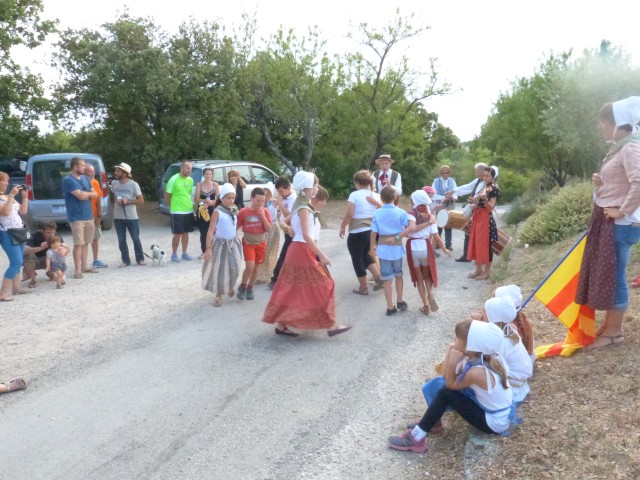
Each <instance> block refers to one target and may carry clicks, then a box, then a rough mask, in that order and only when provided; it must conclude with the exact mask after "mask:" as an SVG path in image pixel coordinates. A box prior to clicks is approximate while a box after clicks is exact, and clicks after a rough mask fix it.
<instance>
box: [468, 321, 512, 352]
mask: <svg viewBox="0 0 640 480" xmlns="http://www.w3.org/2000/svg"><path fill="white" fill-rule="evenodd" d="M503 338H504V333H502V330H501V329H500V328H499V327H498V326H497V325H494V324H493V323H486V322H482V321H480V320H474V321H472V322H471V327H469V336H468V337H467V351H468V352H479V353H483V354H485V355H493V354H495V353H498V350H499V349H500V345H501V344H502V339H503Z"/></svg>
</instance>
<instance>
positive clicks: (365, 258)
mask: <svg viewBox="0 0 640 480" xmlns="http://www.w3.org/2000/svg"><path fill="white" fill-rule="evenodd" d="M353 183H354V184H355V186H356V190H355V191H354V192H351V194H350V195H349V199H348V200H347V209H346V211H345V213H344V217H343V218H342V224H341V225H340V238H344V234H345V230H346V228H347V225H348V226H349V236H348V237H347V248H348V249H349V255H351V263H352V264H353V269H354V270H355V272H356V277H358V283H359V286H358V288H357V289H354V290H353V293H358V294H360V295H368V294H369V289H368V288H367V270H369V271H370V272H371V274H372V275H373V278H374V280H375V282H376V287H377V288H376V290H377V289H378V288H380V287H381V286H382V280H381V279H380V268H379V267H378V264H377V263H376V261H375V259H374V258H373V257H372V256H371V255H370V253H369V251H370V249H371V218H372V217H373V212H375V211H376V209H377V208H380V207H381V206H382V203H381V201H380V195H379V194H377V193H375V192H373V191H372V190H371V183H372V182H371V172H369V170H360V171H358V172H356V174H355V175H354V176H353Z"/></svg>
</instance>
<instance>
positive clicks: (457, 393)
mask: <svg viewBox="0 0 640 480" xmlns="http://www.w3.org/2000/svg"><path fill="white" fill-rule="evenodd" d="M455 333H456V339H455V341H454V342H453V343H452V344H451V346H450V347H449V351H448V352H447V354H446V356H445V360H444V364H443V373H444V379H445V387H446V388H443V389H441V390H440V391H439V392H438V394H437V395H436V397H435V398H434V400H433V402H431V403H430V404H429V407H428V408H427V411H426V413H425V414H424V416H423V417H422V419H421V420H420V422H418V425H416V426H415V427H414V428H413V429H412V430H408V431H407V432H406V433H404V434H402V435H399V436H393V437H389V447H391V448H393V449H395V450H408V451H412V452H425V451H426V450H427V443H426V437H427V434H428V432H429V431H430V430H431V429H432V427H434V426H435V425H436V424H437V422H438V421H440V419H441V418H442V415H444V413H445V412H446V411H447V409H448V408H452V409H453V410H455V411H456V412H457V413H458V414H459V415H460V416H461V417H462V418H464V419H465V420H466V421H467V422H469V423H470V424H471V425H473V426H474V427H476V428H478V429H479V430H481V431H483V432H485V433H502V432H504V431H506V430H507V429H508V428H509V415H510V412H511V403H512V400H513V397H512V393H511V388H510V387H509V383H508V381H507V368H506V366H505V365H504V363H503V362H502V361H501V360H500V357H499V356H498V355H497V353H498V350H499V348H500V345H501V344H502V339H503V337H504V334H503V333H502V331H501V330H500V329H499V328H498V327H497V326H495V325H493V324H491V323H484V322H481V321H478V320H464V321H462V322H458V323H457V324H456V329H455ZM465 389H470V390H471V391H472V392H473V394H474V396H473V397H472V396H470V395H469V394H466V393H463V392H462V391H464V390H465Z"/></svg>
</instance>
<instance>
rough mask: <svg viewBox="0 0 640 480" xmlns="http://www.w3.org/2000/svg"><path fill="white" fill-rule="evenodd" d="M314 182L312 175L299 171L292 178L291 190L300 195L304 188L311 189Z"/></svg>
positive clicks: (314, 178)
mask: <svg viewBox="0 0 640 480" xmlns="http://www.w3.org/2000/svg"><path fill="white" fill-rule="evenodd" d="M315 181H316V177H315V175H314V174H313V173H311V172H305V171H304V170H300V171H299V172H298V173H296V174H295V175H294V176H293V189H294V190H295V191H296V192H298V193H300V192H302V191H303V190H304V189H305V188H313V184H314V183H315Z"/></svg>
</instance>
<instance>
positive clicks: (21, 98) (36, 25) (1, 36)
mask: <svg viewBox="0 0 640 480" xmlns="http://www.w3.org/2000/svg"><path fill="white" fill-rule="evenodd" d="M42 8H43V7H42V2H41V1H40V0H15V1H2V2H1V3H0V154H4V155H15V154H18V153H21V152H24V151H26V150H27V148H28V145H29V144H30V143H31V142H33V141H34V140H35V139H36V138H37V134H38V128H37V126H36V121H37V120H38V119H39V118H40V116H41V115H44V114H46V113H47V112H48V110H49V103H48V101H47V100H46V99H45V98H44V93H43V90H42V81H41V79H40V78H39V77H38V76H37V75H34V74H33V73H31V72H30V71H29V69H27V68H24V67H21V66H20V65H18V63H17V62H16V61H15V60H14V58H13V55H15V51H16V48H26V49H33V48H35V47H37V46H38V45H40V44H41V43H42V42H43V41H44V40H45V38H46V36H47V34H49V33H51V32H53V31H54V29H55V22H52V21H44V20H42V19H41V17H40V14H41V12H42Z"/></svg>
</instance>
